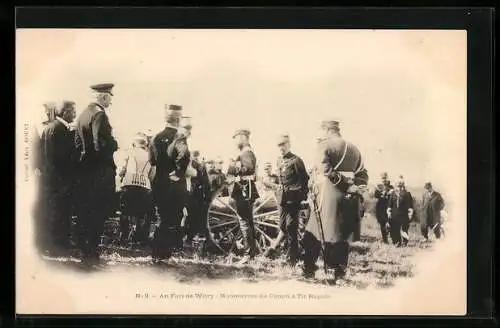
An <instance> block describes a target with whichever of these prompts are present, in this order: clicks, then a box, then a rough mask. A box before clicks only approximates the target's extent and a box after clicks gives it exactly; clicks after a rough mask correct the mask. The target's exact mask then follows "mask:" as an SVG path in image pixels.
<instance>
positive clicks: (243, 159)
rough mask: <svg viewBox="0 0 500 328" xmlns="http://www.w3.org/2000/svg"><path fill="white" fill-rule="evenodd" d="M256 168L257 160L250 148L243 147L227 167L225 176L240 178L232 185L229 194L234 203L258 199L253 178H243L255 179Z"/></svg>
mask: <svg viewBox="0 0 500 328" xmlns="http://www.w3.org/2000/svg"><path fill="white" fill-rule="evenodd" d="M256 168H257V158H256V157H255V154H254V152H253V150H252V149H251V148H250V147H245V148H243V149H242V150H241V152H240V154H239V155H238V157H237V158H236V159H235V161H234V163H232V164H231V165H229V168H228V171H227V174H228V175H230V176H234V177H239V178H242V179H240V181H238V182H236V183H235V184H234V187H233V190H232V192H231V198H233V199H234V200H236V201H239V200H246V201H251V202H253V201H255V200H256V199H258V198H259V197H260V196H259V192H258V191H257V188H256V185H255V178H254V179H250V180H246V179H245V177H252V176H253V177H255V171H256Z"/></svg>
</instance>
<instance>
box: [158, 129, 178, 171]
mask: <svg viewBox="0 0 500 328" xmlns="http://www.w3.org/2000/svg"><path fill="white" fill-rule="evenodd" d="M176 132H177V129H175V128H172V127H166V128H165V129H163V130H162V131H160V132H159V133H158V134H157V135H156V136H155V137H154V139H153V144H154V147H155V152H156V153H155V156H156V159H155V160H156V161H155V162H156V167H157V169H156V172H157V174H158V175H160V176H162V175H164V174H165V173H167V174H168V173H170V172H171V171H172V170H173V169H174V161H173V159H171V158H170V157H169V156H168V152H167V148H168V146H169V145H170V144H171V143H172V141H173V140H174V138H175V134H176Z"/></svg>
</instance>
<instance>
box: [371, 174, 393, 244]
mask: <svg viewBox="0 0 500 328" xmlns="http://www.w3.org/2000/svg"><path fill="white" fill-rule="evenodd" d="M380 177H381V180H382V181H381V183H380V184H379V185H378V186H377V189H376V190H375V198H376V199H377V203H376V205H375V216H376V218H377V221H378V224H379V225H380V232H381V234H382V241H383V242H384V243H385V244H388V243H389V241H388V239H387V237H388V234H389V231H388V229H387V227H388V221H387V219H388V218H387V204H388V202H389V197H390V195H391V193H392V191H393V190H394V187H393V186H392V185H391V182H390V181H389V178H388V175H387V173H386V172H384V173H382V174H381V176H380Z"/></svg>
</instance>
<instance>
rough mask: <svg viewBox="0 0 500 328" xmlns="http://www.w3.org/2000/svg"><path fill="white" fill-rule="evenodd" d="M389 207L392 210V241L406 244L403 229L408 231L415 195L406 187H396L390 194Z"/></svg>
mask: <svg viewBox="0 0 500 328" xmlns="http://www.w3.org/2000/svg"><path fill="white" fill-rule="evenodd" d="M387 208H388V209H389V210H390V212H391V218H390V219H389V223H390V234H391V239H392V242H393V243H394V244H396V245H399V244H401V243H403V244H406V242H407V241H406V240H402V239H401V230H402V231H403V232H405V233H408V230H409V224H410V218H409V210H410V209H411V210H413V197H412V196H411V193H410V192H408V191H407V190H406V189H398V188H396V189H394V191H393V192H392V193H391V195H390V196H389V201H388V204H387Z"/></svg>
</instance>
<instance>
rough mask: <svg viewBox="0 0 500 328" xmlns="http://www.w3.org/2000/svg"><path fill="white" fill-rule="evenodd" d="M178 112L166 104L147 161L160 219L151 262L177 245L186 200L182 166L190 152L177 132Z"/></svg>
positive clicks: (179, 116)
mask: <svg viewBox="0 0 500 328" xmlns="http://www.w3.org/2000/svg"><path fill="white" fill-rule="evenodd" d="M181 115H182V107H181V106H179V105H167V106H166V115H165V120H166V125H165V128H164V129H163V130H162V131H160V132H159V133H158V134H156V136H155V137H154V138H153V143H152V144H151V148H150V162H151V165H153V166H155V167H156V175H155V179H154V183H153V194H154V199H155V202H156V206H157V207H158V212H159V215H160V220H161V223H160V226H159V229H158V231H157V232H156V236H155V240H154V242H153V253H152V257H153V262H155V263H157V262H159V261H161V260H166V259H168V258H170V257H171V256H172V251H173V249H174V248H175V247H177V246H178V241H179V239H180V238H179V234H180V228H181V221H182V217H183V215H184V213H183V210H184V207H185V205H186V202H187V186H186V169H187V167H188V165H189V160H190V154H189V150H188V147H187V142H186V136H185V135H184V136H183V135H179V134H177V132H178V130H179V124H180V119H181ZM176 135H177V137H176ZM172 144H173V147H170V146H171V145H172Z"/></svg>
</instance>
